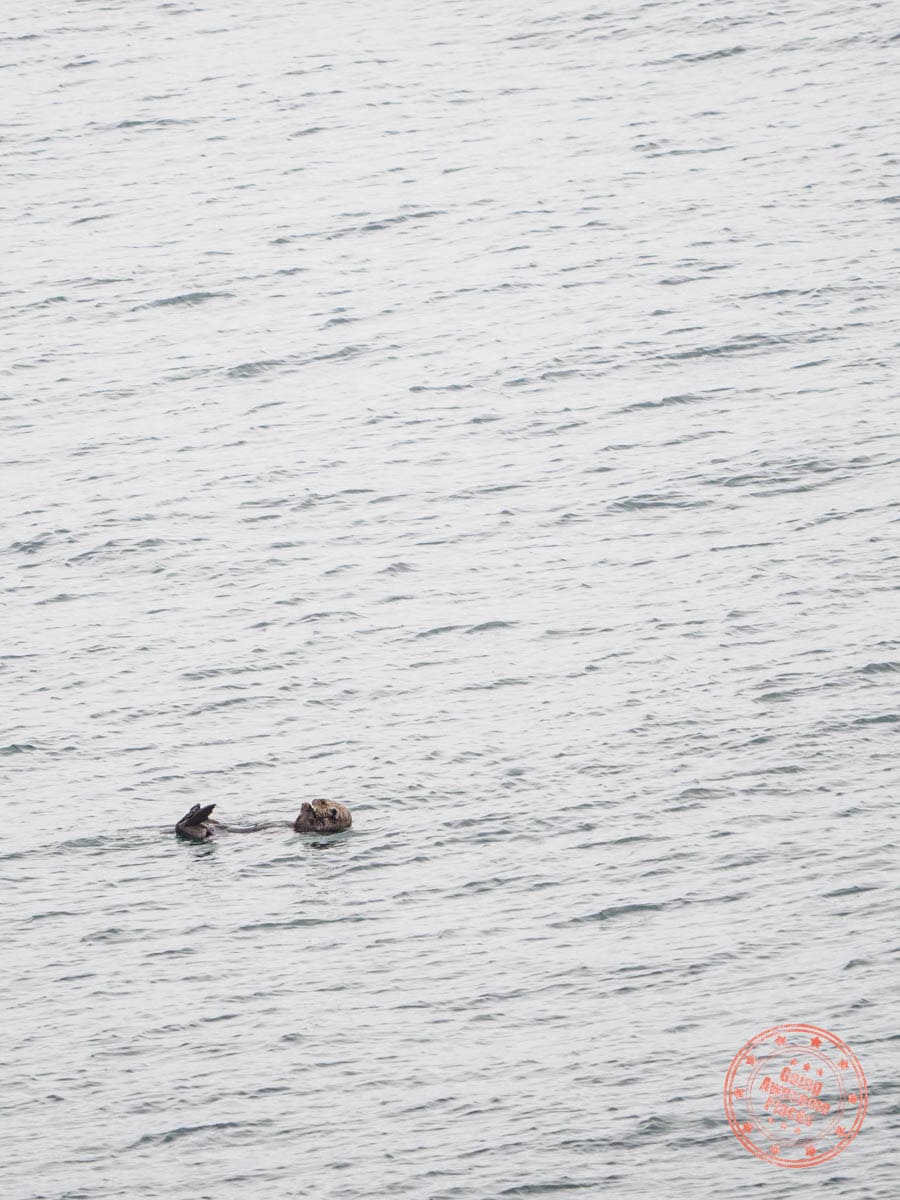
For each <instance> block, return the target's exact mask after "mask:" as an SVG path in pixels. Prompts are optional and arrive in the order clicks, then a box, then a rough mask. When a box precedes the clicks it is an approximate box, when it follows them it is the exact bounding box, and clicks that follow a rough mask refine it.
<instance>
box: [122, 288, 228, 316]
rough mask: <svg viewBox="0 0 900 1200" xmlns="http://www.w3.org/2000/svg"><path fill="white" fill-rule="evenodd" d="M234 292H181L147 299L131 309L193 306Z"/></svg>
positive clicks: (138, 310) (136, 310)
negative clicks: (155, 298)
mask: <svg viewBox="0 0 900 1200" xmlns="http://www.w3.org/2000/svg"><path fill="white" fill-rule="evenodd" d="M233 296H234V292H182V293H179V294H178V295H177V296H162V297H160V299H159V300H148V301H147V303H146V304H138V305H136V306H135V307H134V308H133V309H132V310H131V311H132V312H141V311H142V310H143V309H147V308H173V307H178V306H186V307H188V308H193V307H194V306H196V305H198V304H203V303H205V301H207V300H220V299H231V298H233Z"/></svg>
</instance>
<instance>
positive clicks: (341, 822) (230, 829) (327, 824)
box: [175, 800, 353, 842]
mask: <svg viewBox="0 0 900 1200" xmlns="http://www.w3.org/2000/svg"><path fill="white" fill-rule="evenodd" d="M215 807H216V806H215V804H205V805H204V806H203V807H202V808H201V806H200V805H199V804H195V805H194V807H193V808H192V809H191V810H190V812H187V813H185V815H184V816H183V817H182V818H181V820H180V821H179V822H178V824H177V825H176V826H175V832H176V833H177V834H178V836H179V837H184V838H190V839H191V841H194V842H205V841H207V840H208V839H209V838H211V837H214V836H215V834H216V832H217V831H218V830H221V831H222V832H223V833H256V832H257V831H258V830H260V829H293V830H294V831H295V832H296V833H340V832H341V831H342V830H344V829H349V828H350V826H351V825H352V824H353V818H352V817H351V816H350V810H349V808H347V807H346V805H343V804H338V803H337V802H336V801H334V800H313V802H312V804H303V805H301V807H300V814H299V816H298V817H297V819H296V821H294V822H293V824H291V822H290V821H260V822H259V824H257V825H245V826H241V825H226V824H225V823H224V821H217V820H216V819H215V818H214V817H212V816H211V813H212V810H213V809H214V808H215Z"/></svg>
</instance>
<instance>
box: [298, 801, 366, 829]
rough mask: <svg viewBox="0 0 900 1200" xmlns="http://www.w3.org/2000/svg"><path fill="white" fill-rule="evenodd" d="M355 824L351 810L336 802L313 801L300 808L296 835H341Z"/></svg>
mask: <svg viewBox="0 0 900 1200" xmlns="http://www.w3.org/2000/svg"><path fill="white" fill-rule="evenodd" d="M352 824H353V818H352V817H351V816H350V809H349V808H347V807H346V805H343V804H338V803H337V802H336V801H335V800H313V802H312V804H303V805H301V806H300V815H299V816H298V817H297V820H296V821H295V822H294V830H295V832H296V833H340V832H341V830H343V829H349V828H350V826H351V825H352Z"/></svg>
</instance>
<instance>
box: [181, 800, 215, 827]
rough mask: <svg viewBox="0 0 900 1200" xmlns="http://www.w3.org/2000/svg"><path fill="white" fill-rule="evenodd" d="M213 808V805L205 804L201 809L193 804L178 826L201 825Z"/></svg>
mask: <svg viewBox="0 0 900 1200" xmlns="http://www.w3.org/2000/svg"><path fill="white" fill-rule="evenodd" d="M215 807H216V806H215V805H214V804H205V805H204V806H203V807H202V808H201V807H200V805H199V804H195V805H194V807H193V808H192V809H191V811H190V812H188V813H185V815H184V816H183V817H182V818H181V820H180V821H179V822H178V824H179V825H185V826H188V825H202V824H203V822H204V821H205V820H206V819H207V818H208V817H209V814H210V813H211V812H212V810H213V809H214V808H215Z"/></svg>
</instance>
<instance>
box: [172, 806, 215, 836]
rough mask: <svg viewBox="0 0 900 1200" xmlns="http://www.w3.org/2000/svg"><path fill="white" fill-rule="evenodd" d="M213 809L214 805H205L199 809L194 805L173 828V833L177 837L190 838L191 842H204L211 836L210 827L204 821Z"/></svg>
mask: <svg viewBox="0 0 900 1200" xmlns="http://www.w3.org/2000/svg"><path fill="white" fill-rule="evenodd" d="M215 807H216V806H215V805H214V804H206V805H204V806H203V807H202V808H201V807H200V805H199V804H195V805H194V807H193V808H192V809H191V810H190V812H187V813H185V814H184V816H183V817H182V818H181V820H180V821H179V822H178V824H177V825H176V826H175V832H176V833H177V834H178V836H179V837H184V838H190V839H191V841H193V842H205V841H206V839H207V838H211V837H212V836H213V830H212V827H211V826H209V825H207V824H206V821H207V819H208V817H209V814H210V813H211V812H212V810H213V809H214V808H215Z"/></svg>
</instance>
